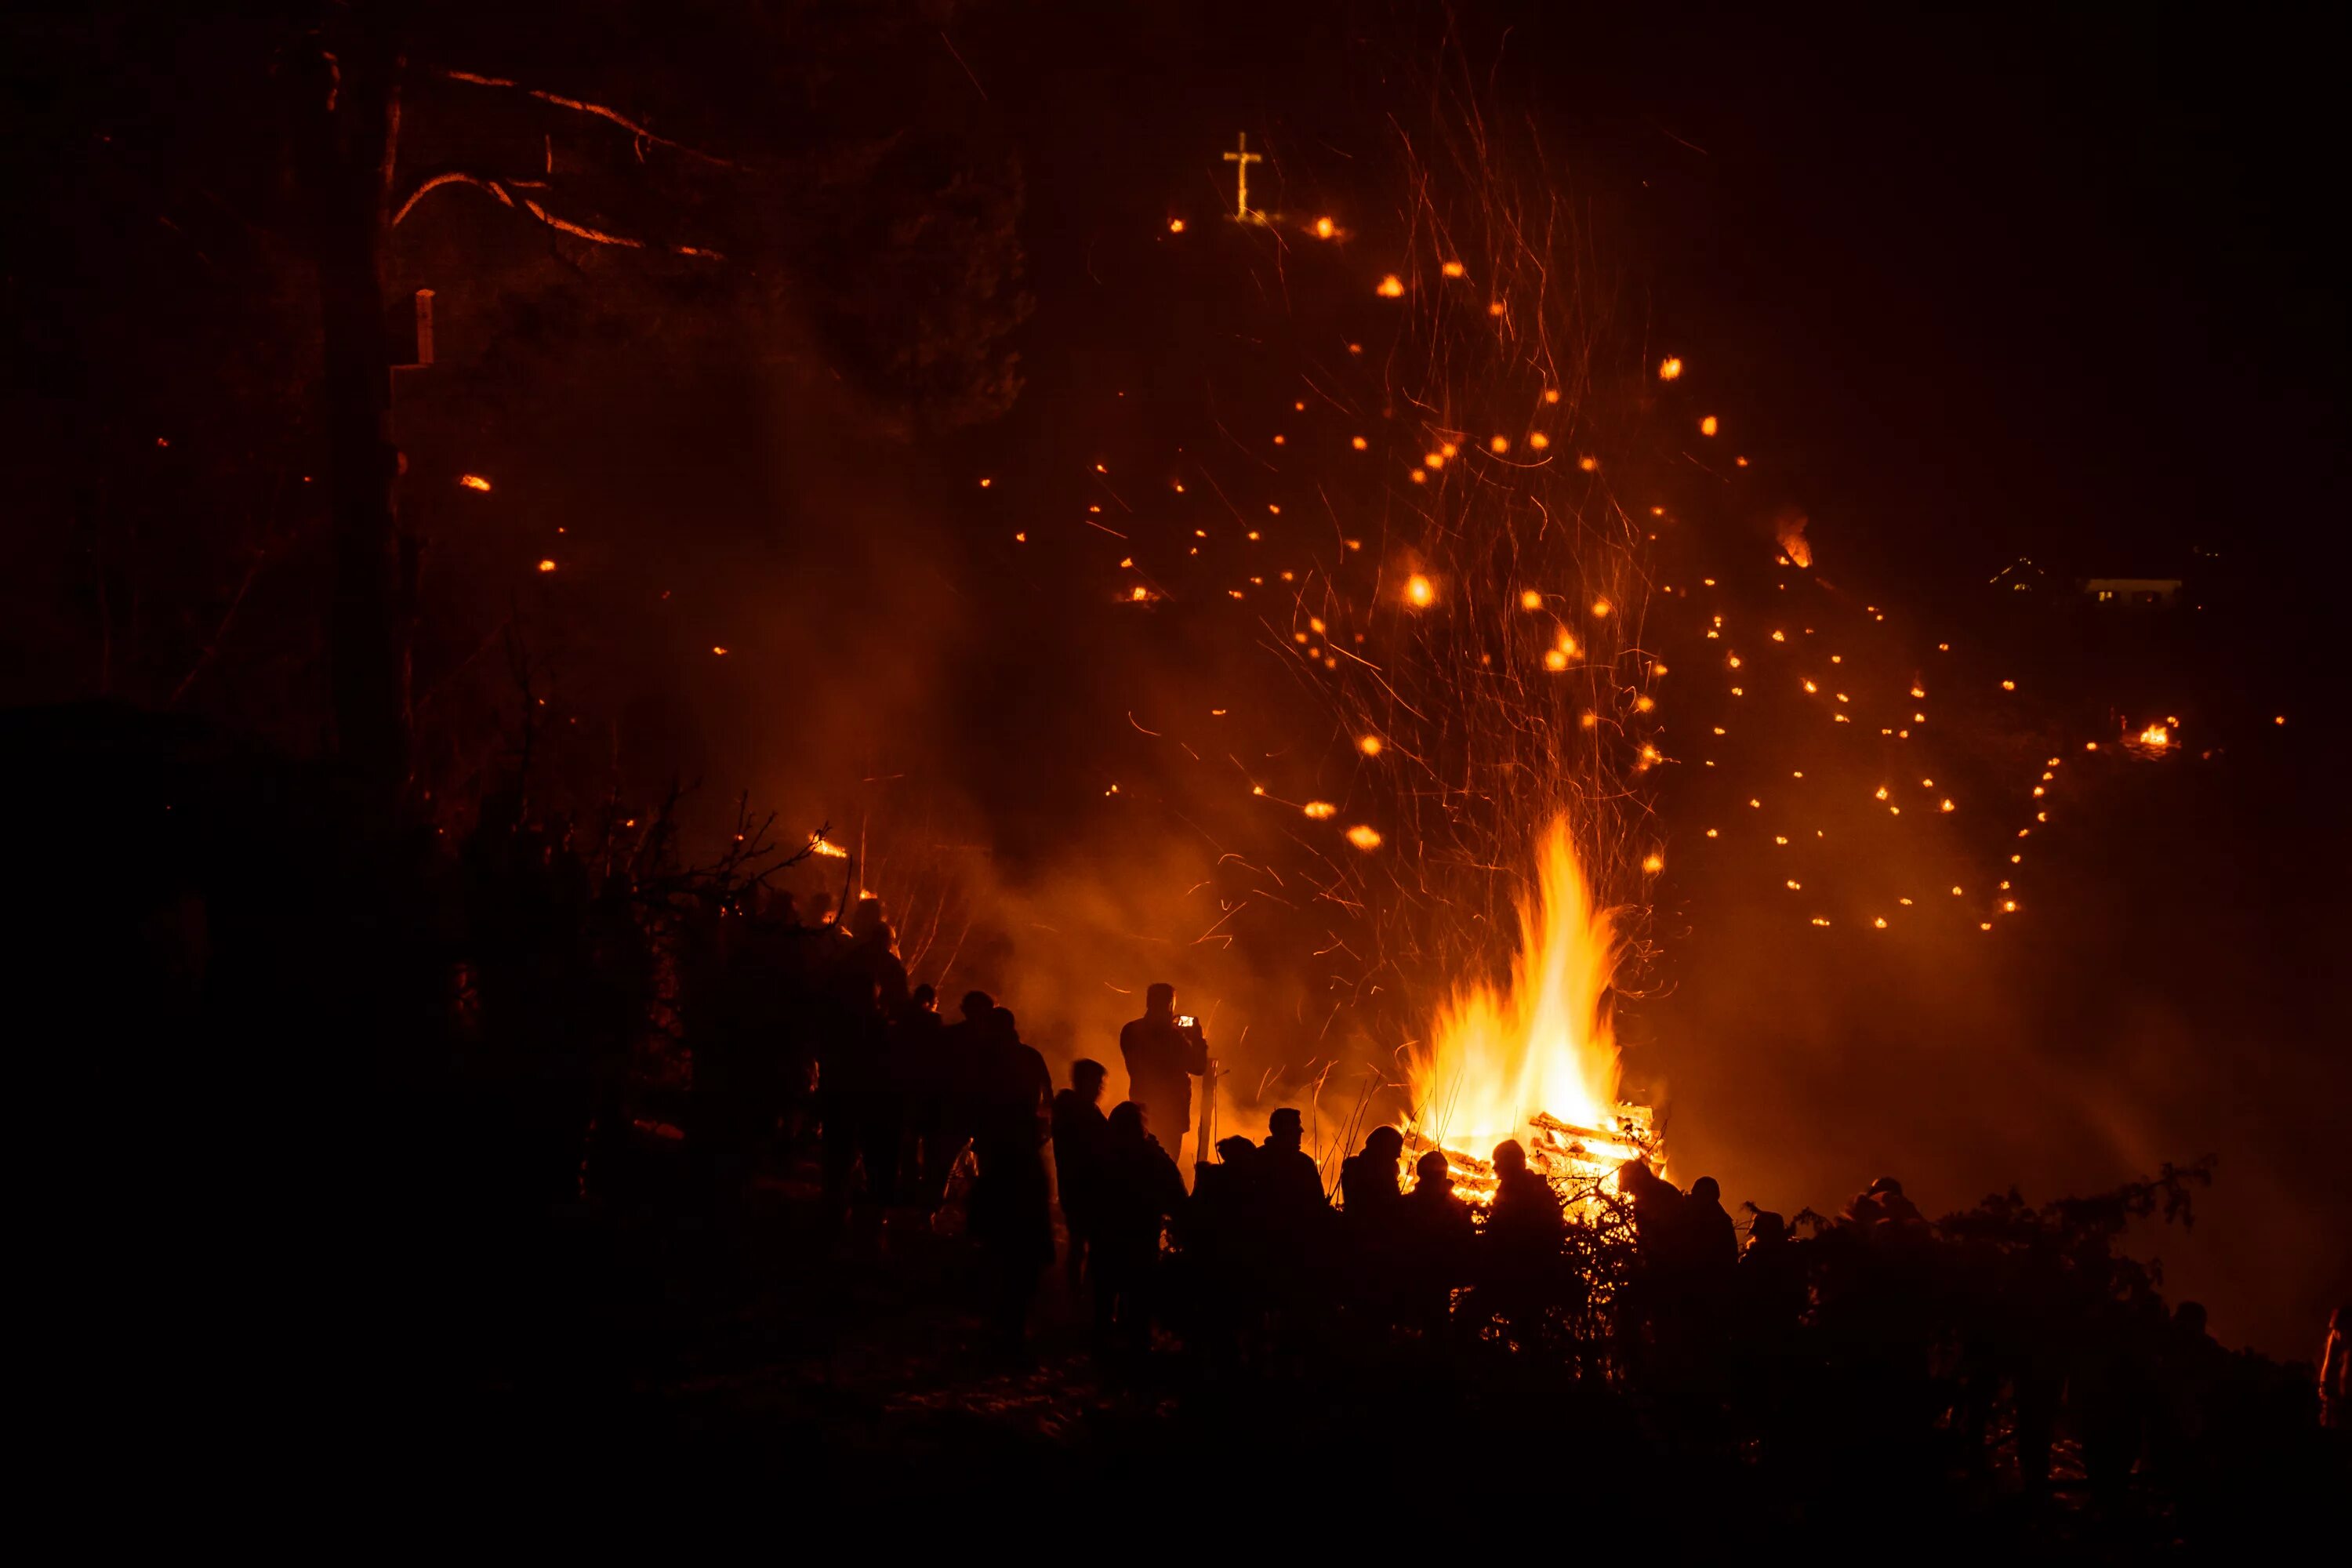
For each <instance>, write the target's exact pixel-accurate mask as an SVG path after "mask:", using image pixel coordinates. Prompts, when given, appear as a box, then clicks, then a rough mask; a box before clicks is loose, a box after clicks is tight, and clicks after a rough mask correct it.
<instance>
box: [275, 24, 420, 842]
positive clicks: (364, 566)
mask: <svg viewBox="0 0 2352 1568" xmlns="http://www.w3.org/2000/svg"><path fill="white" fill-rule="evenodd" d="M391 10H392V7H391V6H389V5H383V4H373V5H371V4H364V3H362V4H361V5H355V6H353V7H352V9H351V10H350V11H347V12H345V13H344V23H345V25H344V26H341V27H339V28H337V29H336V30H335V32H334V33H333V34H332V35H331V36H330V37H326V38H324V39H322V40H321V41H320V51H321V52H320V57H319V58H318V61H317V64H316V67H315V71H314V73H313V79H311V80H310V81H308V82H306V83H305V84H304V88H303V91H304V92H305V95H306V97H307V100H308V102H307V110H308V112H307V115H306V116H305V117H304V118H303V120H301V121H298V123H297V125H296V127H295V148H296V158H297V160H298V163H299V168H300V171H301V177H302V185H303V195H304V199H305V203H306V205H307V206H308V208H309V214H308V216H309V219H310V237H311V244H312V254H313V257H314V259H315V261H316V263H317V267H318V273H319V304H320V317H321V326H322V327H323V329H324V342H325V354H324V364H323V375H322V377H321V387H320V396H321V401H322V407H321V410H320V412H321V414H322V416H323V423H324V426H325V430H326V437H327V461H328V487H329V489H328V500H329V507H330V516H331V521H332V529H333V551H334V593H333V599H332V603H331V609H330V613H329V616H328V624H327V645H328V647H327V653H328V670H329V680H330V687H331V701H332V705H333V712H334V730H335V749H336V752H337V754H338V756H339V757H340V758H341V761H342V763H343V764H344V766H345V767H346V768H347V769H348V770H349V771H350V773H352V776H353V778H354V780H355V782H357V783H358V784H359V785H360V787H361V788H362V791H363V792H364V793H365V795H366V796H367V798H368V800H369V801H370V803H371V805H373V806H376V807H378V808H382V809H393V808H396V807H397V805H399V803H400V801H401V799H402V797H403V795H404V793H405V790H406V787H407V783H408V773H409V707H408V668H409V657H408V654H409V635H408V626H409V621H410V616H411V605H410V604H409V600H410V598H411V596H412V593H413V582H412V581H411V579H412V578H413V573H414V561H415V551H414V548H413V546H411V545H409V544H408V543H407V542H404V541H403V540H402V538H401V537H400V531H399V519H398V513H397V510H396V506H395V501H394V483H395V481H396V479H397V470H398V467H399V453H398V451H397V449H396V448H395V447H394V444H393V439H392V372H391V368H390V363H389V360H390V356H389V353H388V352H387V345H386V343H385V341H384V315H383V311H384V297H383V252H384V242H385V238H386V236H387V235H388V233H389V232H390V215H389V207H390V198H391V190H392V174H393V162H394V154H395V153H396V151H397V149H398V146H399V139H400V74H401V66H402V61H401V58H400V50H399V39H398V35H397V30H396V28H395V27H394V26H393V23H392V20H391V16H390V14H389V13H390V12H391Z"/></svg>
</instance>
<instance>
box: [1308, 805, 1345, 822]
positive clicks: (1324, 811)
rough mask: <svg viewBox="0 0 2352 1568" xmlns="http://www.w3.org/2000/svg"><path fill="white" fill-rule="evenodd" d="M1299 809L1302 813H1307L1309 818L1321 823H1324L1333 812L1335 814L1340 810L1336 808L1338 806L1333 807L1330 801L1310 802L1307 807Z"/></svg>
mask: <svg viewBox="0 0 2352 1568" xmlns="http://www.w3.org/2000/svg"><path fill="white" fill-rule="evenodd" d="M1298 809H1299V810H1301V811H1303V812H1305V813H1306V814H1307V816H1311V817H1313V818H1314V819H1315V820H1316V821H1318V822H1320V821H1322V820H1323V819H1324V818H1325V817H1327V816H1330V815H1331V814H1332V813H1333V812H1335V811H1337V810H1339V807H1338V806H1336V805H1332V804H1331V803H1330V802H1329V801H1328V800H1310V801H1308V802H1307V804H1306V805H1302V806H1300V807H1299V808H1298Z"/></svg>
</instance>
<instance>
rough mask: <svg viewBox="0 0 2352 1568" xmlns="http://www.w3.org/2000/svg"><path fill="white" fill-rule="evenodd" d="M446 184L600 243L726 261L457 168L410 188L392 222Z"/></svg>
mask: <svg viewBox="0 0 2352 1568" xmlns="http://www.w3.org/2000/svg"><path fill="white" fill-rule="evenodd" d="M517 184H520V182H517ZM444 185H472V186H473V187H475V188H476V189H477V190H483V191H488V192H489V193H490V195H494V196H496V197H497V198H498V199H499V205H501V206H506V207H520V209H521V210H522V211H524V212H527V213H529V214H530V216H533V217H535V218H537V219H538V220H539V221H540V222H541V223H543V224H545V225H546V226H548V227H550V228H552V229H560V230H562V232H563V233H565V234H569V235H573V236H576V237H579V238H581V239H585V240H590V241H593V243H595V244H597V245H617V246H621V247H625V248H627V249H630V250H666V251H670V252H673V253H674V254H676V255H678V256H694V257H699V258H702V259H703V260H705V261H724V260H726V259H727V258H726V257H724V256H722V255H720V254H719V252H718V251H715V250H711V249H709V248H707V247H703V246H699V245H651V244H648V243H647V242H646V241H645V240H642V239H633V238H631V237H629V236H627V235H625V234H610V233H607V232H606V231H604V229H601V228H591V227H589V226H587V225H586V224H580V223H573V222H572V220H571V219H569V218H565V217H559V216H556V215H555V214H553V213H551V212H549V211H548V210H547V209H546V208H545V207H543V206H541V205H540V204H539V203H538V202H537V201H536V200H534V199H533V198H531V197H530V196H518V195H510V194H509V192H508V190H507V187H506V186H505V185H504V184H500V183H499V181H497V180H492V179H487V178H485V177H483V176H482V175H480V174H464V173H462V172H458V171H454V170H453V171H450V172H447V173H445V174H436V175H434V176H433V177H432V178H431V179H429V180H427V181H425V183H424V184H421V185H419V186H417V187H416V188H415V190H414V191H411V192H410V193H409V194H408V199H407V200H406V201H404V202H403V203H401V204H400V209H399V210H398V211H397V212H395V213H394V214H393V215H392V223H393V226H394V228H397V227H399V226H400V223H401V220H402V219H404V218H405V217H406V216H408V215H409V213H410V212H411V211H412V210H413V209H414V208H415V205H416V204H417V203H418V202H420V201H423V200H424V199H425V195H427V194H428V193H430V192H433V191H437V190H439V189H440V188H441V187H442V186H444Z"/></svg>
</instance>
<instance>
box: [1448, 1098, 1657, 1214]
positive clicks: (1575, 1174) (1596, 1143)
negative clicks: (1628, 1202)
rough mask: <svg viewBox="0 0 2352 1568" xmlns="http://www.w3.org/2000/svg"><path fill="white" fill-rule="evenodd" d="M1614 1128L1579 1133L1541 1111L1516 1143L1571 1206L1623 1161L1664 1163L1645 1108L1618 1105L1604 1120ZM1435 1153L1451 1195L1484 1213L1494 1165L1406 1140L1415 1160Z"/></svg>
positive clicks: (1491, 1196)
mask: <svg viewBox="0 0 2352 1568" xmlns="http://www.w3.org/2000/svg"><path fill="white" fill-rule="evenodd" d="M1609 1120H1610V1121H1612V1123H1613V1126H1612V1127H1611V1128H1607V1129H1603V1128H1598V1127H1579V1126H1577V1125H1575V1124H1574V1123H1572V1122H1568V1121H1561V1120H1560V1119H1559V1118H1558V1117H1556V1116H1553V1115H1550V1114H1549V1113H1548V1112H1545V1111H1540V1110H1538V1111H1537V1112H1536V1113H1535V1114H1534V1115H1533V1116H1530V1117H1529V1118H1528V1128H1527V1132H1526V1135H1525V1136H1524V1137H1523V1138H1522V1139H1521V1143H1522V1145H1523V1146H1524V1147H1525V1148H1526V1149H1527V1152H1528V1169H1530V1170H1532V1171H1534V1172H1535V1173H1538V1175H1540V1176H1542V1177H1543V1178H1544V1179H1545V1180H1547V1181H1549V1182H1550V1183H1551V1184H1552V1185H1553V1186H1555V1187H1557V1188H1559V1190H1560V1194H1561V1195H1562V1196H1563V1197H1565V1198H1566V1199H1568V1201H1570V1203H1574V1202H1577V1201H1580V1200H1581V1199H1583V1198H1586V1197H1589V1196H1591V1193H1592V1191H1593V1189H1594V1188H1595V1187H1597V1186H1598V1185H1599V1184H1601V1183H1602V1182H1604V1181H1606V1180H1608V1179H1609V1178H1610V1177H1611V1176H1612V1175H1614V1174H1615V1173H1616V1171H1617V1168H1618V1167H1619V1166H1621V1165H1622V1164H1623V1163H1625V1162H1626V1161H1628V1160H1635V1159H1639V1160H1646V1161H1648V1162H1649V1163H1650V1164H1651V1166H1652V1168H1657V1167H1658V1166H1660V1165H1662V1164H1663V1163H1664V1148H1663V1141H1662V1140H1661V1139H1660V1137H1659V1135H1658V1133H1657V1131H1656V1129H1655V1128H1654V1125H1653V1124H1652V1121H1651V1116H1650V1108H1649V1107H1648V1106H1645V1105H1629V1104H1626V1103H1624V1102H1622V1101H1620V1102H1619V1103H1618V1105H1617V1108H1616V1112H1615V1114H1614V1115H1613V1116H1612V1117H1611V1118H1610V1119H1609ZM1433 1149H1434V1150H1436V1151H1438V1152H1440V1153H1442V1154H1444V1156H1445V1161H1446V1166H1447V1169H1448V1171H1449V1172H1450V1173H1451V1174H1452V1176H1453V1178H1454V1194H1455V1195H1456V1196H1458V1197H1460V1198H1462V1199H1463V1200H1464V1201H1465V1202H1467V1203H1472V1204H1476V1205H1480V1206H1481V1207H1484V1206H1485V1205H1486V1204H1488V1203H1490V1202H1492V1201H1493V1200H1494V1196H1495V1164H1494V1162H1493V1161H1492V1160H1490V1159H1488V1158H1486V1156H1484V1155H1480V1154H1473V1153H1469V1152H1465V1151H1464V1150H1460V1149H1454V1148H1450V1147H1448V1146H1447V1145H1445V1144H1444V1143H1441V1142H1438V1141H1437V1140H1435V1139H1433V1138H1429V1137H1425V1136H1423V1134H1421V1133H1419V1132H1414V1131H1408V1132H1407V1133H1406V1134H1405V1152H1406V1154H1407V1156H1408V1157H1417V1156H1419V1155H1421V1154H1423V1153H1426V1152H1429V1151H1430V1150H1433Z"/></svg>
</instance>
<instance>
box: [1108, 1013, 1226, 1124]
mask: <svg viewBox="0 0 2352 1568" xmlns="http://www.w3.org/2000/svg"><path fill="white" fill-rule="evenodd" d="M1118 1054H1119V1059H1120V1060H1121V1061H1123V1062H1125V1063H1126V1064H1127V1098H1128V1099H1129V1100H1133V1101H1135V1103H1136V1104H1138V1105H1140V1106H1142V1107H1143V1108H1144V1109H1145V1110H1148V1111H1150V1113H1151V1124H1152V1125H1153V1126H1155V1127H1157V1128H1159V1129H1160V1131H1161V1132H1163V1133H1165V1134H1167V1136H1168V1137H1169V1139H1170V1140H1171V1141H1172V1142H1176V1143H1178V1144H1180V1145H1181V1143H1182V1142H1183V1141H1184V1134H1186V1133H1187V1132H1190V1131H1192V1080H1193V1079H1195V1078H1197V1077H1199V1076H1200V1075H1201V1074H1202V1073H1204V1072H1206V1071H1208V1070H1209V1043H1208V1040H1207V1039H1206V1038H1205V1037H1203V1036H1202V1032H1201V1026H1200V1025H1199V1024H1197V1023H1193V1024H1184V1023H1181V1022H1179V1021H1178V1017H1177V1013H1176V987H1174V986H1173V985H1171V984H1168V983H1167V982H1166V981H1158V982H1155V983H1153V984H1151V985H1150V987H1148V988H1147V989H1146V990H1145V991H1144V993H1143V1016H1142V1017H1140V1018H1138V1019H1136V1020H1135V1021H1134V1022H1133V1023H1130V1024H1129V1025H1128V1026H1126V1027H1125V1028H1122V1029H1121V1030H1119V1032H1118Z"/></svg>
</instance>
